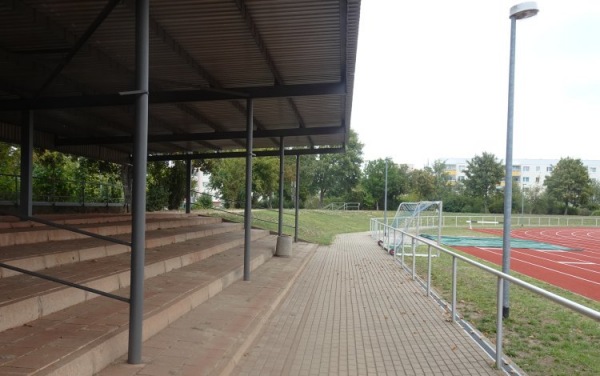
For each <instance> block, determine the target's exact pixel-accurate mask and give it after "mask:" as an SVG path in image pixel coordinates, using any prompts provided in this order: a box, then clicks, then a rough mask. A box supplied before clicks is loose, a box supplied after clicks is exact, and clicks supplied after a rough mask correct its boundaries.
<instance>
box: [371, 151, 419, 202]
mask: <svg viewBox="0 0 600 376" xmlns="http://www.w3.org/2000/svg"><path fill="white" fill-rule="evenodd" d="M387 161H388V208H393V207H397V206H398V205H399V202H398V200H397V197H399V196H401V195H403V194H405V193H406V192H408V186H409V178H408V166H407V165H398V164H396V163H394V162H392V161H391V160H390V159H388V160H387ZM361 186H362V187H363V189H364V191H365V193H366V195H367V197H368V201H369V202H368V203H367V204H368V205H369V206H371V207H373V208H374V209H383V206H384V193H385V160H384V159H381V158H380V159H376V160H374V161H368V162H367V164H366V166H365V169H364V171H363V177H362V180H361Z"/></svg>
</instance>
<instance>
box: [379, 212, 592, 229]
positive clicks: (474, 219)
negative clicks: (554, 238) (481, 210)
mask: <svg viewBox="0 0 600 376" xmlns="http://www.w3.org/2000/svg"><path fill="white" fill-rule="evenodd" d="M437 218H438V216H437V215H435V216H421V218H420V220H421V221H427V220H429V221H434V220H437ZM372 219H373V220H378V221H379V222H383V217H381V218H372ZM389 221H390V219H389V218H388V222H389ZM503 221H504V217H503V216H502V215H490V214H480V215H473V214H470V215H447V214H444V216H443V217H442V227H463V226H467V225H469V223H471V224H473V225H476V224H483V225H486V226H489V225H490V224H493V223H494V222H495V223H497V224H501V223H502V222H503ZM511 222H512V225H514V226H525V227H529V226H535V227H542V226H547V227H556V226H587V227H600V217H596V216H593V217H592V216H535V215H520V214H518V215H517V214H515V215H513V216H512V221H511Z"/></svg>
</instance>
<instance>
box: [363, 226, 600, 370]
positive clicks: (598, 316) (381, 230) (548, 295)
mask: <svg viewBox="0 0 600 376" xmlns="http://www.w3.org/2000/svg"><path fill="white" fill-rule="evenodd" d="M397 234H399V236H401V237H402V239H404V237H405V236H407V237H409V238H410V241H411V248H412V278H413V280H414V279H416V272H415V265H416V262H415V261H416V260H415V248H416V246H417V243H422V244H423V245H426V246H427V249H428V252H427V257H428V260H427V282H426V294H427V296H428V297H429V296H431V270H432V269H431V259H432V253H431V249H432V248H433V249H436V250H438V251H439V252H443V253H445V254H447V255H450V256H451V257H452V302H451V303H450V305H451V310H452V312H451V315H452V321H453V322H456V318H457V314H456V295H457V294H456V292H457V283H456V280H457V278H456V276H457V272H458V268H457V261H458V260H460V261H462V262H465V263H467V264H469V265H472V266H475V267H477V268H479V269H481V270H483V271H484V272H486V273H489V274H492V275H494V276H496V277H497V278H498V284H497V290H496V294H497V295H496V297H497V302H496V310H497V312H496V316H497V317H496V359H495V362H496V367H497V368H501V367H502V339H503V316H502V296H503V282H504V281H505V280H506V281H508V282H510V283H513V284H515V285H517V286H520V287H522V288H524V289H526V290H529V291H531V292H533V293H535V294H538V295H540V296H542V297H543V298H545V299H548V300H550V301H552V302H554V303H557V304H560V305H562V306H564V307H566V308H568V309H570V310H572V311H574V312H577V313H579V314H582V315H584V316H587V317H589V318H591V319H593V320H596V321H599V322H600V312H599V311H596V310H594V309H591V308H589V307H586V306H584V305H582V304H579V303H577V302H574V301H572V300H570V299H567V298H564V297H562V296H560V295H557V294H554V293H552V292H550V291H548V290H545V289H542V288H540V287H537V286H535V285H532V284H531V283H528V282H525V281H523V280H521V279H519V278H516V277H513V276H511V275H509V274H505V273H502V272H501V271H498V270H496V269H493V268H491V267H489V266H486V265H484V264H481V263H479V262H477V261H474V260H472V259H470V258H468V257H465V256H462V255H460V254H458V253H456V252H453V251H450V250H448V249H446V248H444V247H442V246H441V245H439V244H437V243H436V242H434V241H431V240H430V239H426V238H422V237H420V236H418V235H413V234H410V233H408V232H405V231H403V230H400V229H397V228H394V227H392V226H388V225H385V224H384V223H382V222H379V220H378V219H377V218H373V219H371V236H372V237H374V238H376V239H377V240H382V242H383V244H389V238H390V237H394V239H395V238H396V236H398V235H397ZM386 240H387V241H386ZM402 244H404V241H403V240H402ZM401 249H402V251H401V252H400V255H399V254H398V252H396V253H395V256H394V257H400V263H401V265H402V267H403V268H404V269H406V268H407V266H406V264H405V263H404V247H403V246H402V247H401Z"/></svg>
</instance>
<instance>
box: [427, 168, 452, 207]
mask: <svg viewBox="0 0 600 376" xmlns="http://www.w3.org/2000/svg"><path fill="white" fill-rule="evenodd" d="M425 171H428V172H429V173H430V174H431V175H433V192H432V197H431V198H432V199H433V200H443V199H444V196H446V195H448V194H449V193H450V192H451V190H452V188H451V185H450V179H449V178H450V175H449V174H448V171H447V169H446V162H445V161H442V160H441V159H436V160H435V161H434V162H433V166H431V167H429V166H427V167H425Z"/></svg>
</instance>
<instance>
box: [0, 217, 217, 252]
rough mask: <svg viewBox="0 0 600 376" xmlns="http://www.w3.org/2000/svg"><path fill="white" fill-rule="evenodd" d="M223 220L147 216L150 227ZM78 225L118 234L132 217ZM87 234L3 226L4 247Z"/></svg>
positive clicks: (127, 228) (1, 240) (1, 239)
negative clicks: (4, 227)
mask: <svg viewBox="0 0 600 376" xmlns="http://www.w3.org/2000/svg"><path fill="white" fill-rule="evenodd" d="M220 222H221V219H220V218H212V217H200V216H195V215H194V216H192V215H190V216H185V217H181V216H166V215H165V216H150V217H148V218H147V219H146V231H153V230H158V229H166V228H174V227H181V226H191V225H201V224H209V223H220ZM74 227H77V228H78V229H81V230H85V231H88V232H92V233H95V234H98V235H104V236H114V235H119V234H127V233H130V232H131V220H129V219H126V218H122V220H121V221H110V222H102V223H96V222H86V223H80V224H77V225H76V226H75V225H74ZM85 238H88V236H87V235H83V234H79V233H76V232H72V231H69V230H64V229H59V228H54V227H49V226H45V225H44V226H30V227H18V228H6V229H0V247H5V246H12V245H22V244H34V243H44V242H48V241H60V240H73V239H85Z"/></svg>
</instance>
